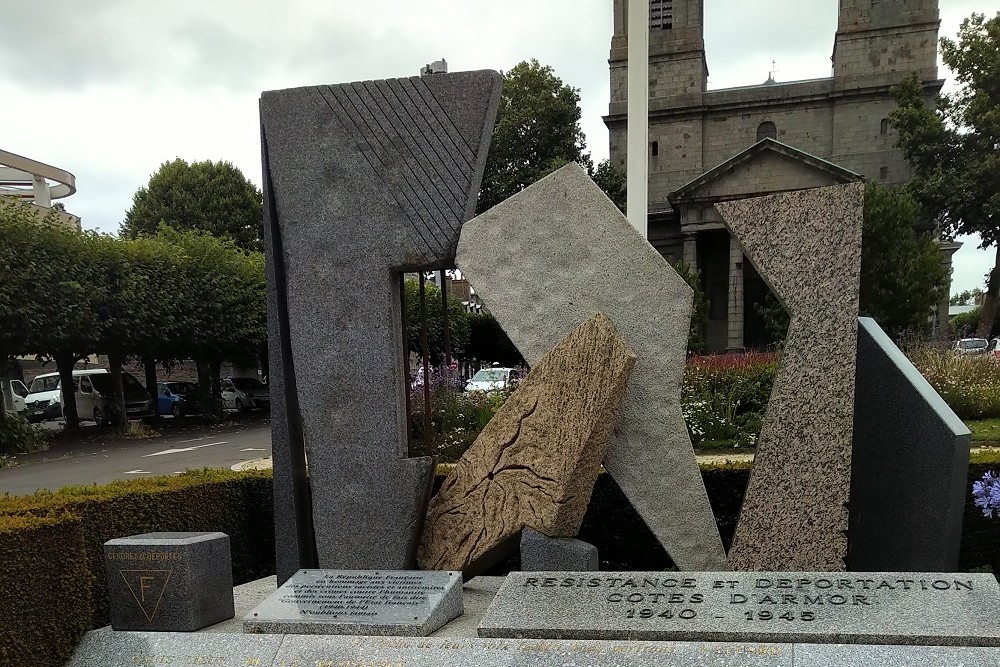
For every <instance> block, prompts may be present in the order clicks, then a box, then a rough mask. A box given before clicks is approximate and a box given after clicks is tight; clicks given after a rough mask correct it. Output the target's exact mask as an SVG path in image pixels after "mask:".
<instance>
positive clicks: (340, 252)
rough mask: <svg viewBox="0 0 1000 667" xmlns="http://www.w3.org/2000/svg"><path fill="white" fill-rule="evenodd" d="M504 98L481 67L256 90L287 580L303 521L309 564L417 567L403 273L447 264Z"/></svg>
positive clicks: (417, 498) (418, 500) (420, 476)
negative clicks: (314, 559)
mask: <svg viewBox="0 0 1000 667" xmlns="http://www.w3.org/2000/svg"><path fill="white" fill-rule="evenodd" d="M499 95H500V76H499V75H498V74H497V73H496V72H491V71H480V72H462V73H454V74H436V75H433V76H427V77H422V78H420V77H413V78H409V79H390V80H385V81H365V82H358V83H346V84H340V85H335V86H310V87H307V88H294V89H289V90H279V91H271V92H265V93H264V94H263V95H262V96H261V100H260V114H261V126H262V140H263V158H264V193H265V204H266V205H265V216H266V225H265V236H266V242H267V271H268V298H269V305H268V317H269V336H270V353H271V378H272V394H273V395H274V396H273V403H274V405H273V413H274V426H273V445H274V447H273V448H274V476H275V525H276V528H277V535H276V538H277V543H278V553H277V556H278V559H277V561H278V562H277V567H278V577H279V580H280V581H284V580H286V579H287V578H288V577H289V576H291V574H292V573H294V572H295V571H296V570H298V569H300V568H303V567H316V566H317V564H316V563H312V562H311V561H312V541H313V535H312V531H313V526H315V547H316V551H317V553H318V555H319V563H318V566H320V567H325V568H338V569H375V568H382V569H405V568H407V567H411V566H412V565H413V560H414V556H415V552H416V546H417V540H418V539H419V536H420V525H421V521H422V519H423V515H424V512H425V510H426V503H427V498H428V497H429V495H430V489H431V481H432V478H433V460H432V459H431V458H430V457H418V458H406V457H407V436H406V414H405V412H406V410H405V394H404V391H405V387H406V379H405V378H404V377H403V375H404V373H403V343H402V324H401V312H400V311H401V304H400V298H401V297H400V279H399V274H400V272H403V271H415V270H421V269H432V268H442V267H446V266H449V265H451V263H452V260H453V257H454V254H455V247H456V245H457V244H458V233H459V229H460V227H461V225H462V223H463V222H464V221H465V220H467V219H469V218H470V217H471V216H472V214H473V213H474V211H475V206H476V198H477V195H478V192H479V184H480V181H481V179H482V174H483V167H484V164H485V160H486V153H487V151H488V149H489V143H490V137H491V135H492V131H493V122H494V119H495V117H496V109H497V105H498V103H499ZM306 455H308V460H309V478H308V479H309V481H308V482H306V476H305V457H306ZM307 483H308V484H311V486H312V494H311V512H310V500H309V493H308V491H309V489H308V487H307V486H306V485H307ZM310 513H311V516H310Z"/></svg>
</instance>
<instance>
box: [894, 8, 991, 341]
mask: <svg viewBox="0 0 1000 667" xmlns="http://www.w3.org/2000/svg"><path fill="white" fill-rule="evenodd" d="M941 52H942V57H943V59H944V63H945V65H947V66H948V68H949V69H950V70H951V71H952V72H953V74H954V76H955V78H956V80H957V81H958V83H959V84H960V85H961V88H960V90H959V91H958V92H956V93H954V94H952V95H940V96H938V98H937V100H936V110H934V109H931V108H930V107H928V106H927V104H926V103H925V101H924V93H923V87H922V85H921V83H920V80H919V78H918V77H917V75H916V74H913V75H911V76H910V77H908V78H907V79H906V80H904V81H903V82H902V83H900V84H899V85H898V86H896V87H895V88H893V97H894V98H895V99H896V102H897V104H898V105H899V108H898V109H897V110H896V111H894V112H893V113H892V114H891V115H890V116H889V120H890V122H891V123H892V125H893V127H895V128H896V130H897V131H898V133H899V139H898V144H897V145H898V146H899V147H900V148H902V149H903V153H904V155H905V156H906V159H907V160H908V161H909V162H910V164H911V165H912V166H913V168H914V172H915V173H914V177H913V179H912V180H911V182H910V184H909V189H910V191H911V192H912V193H913V194H914V196H915V197H916V199H917V201H918V202H919V204H920V205H921V206H922V208H923V209H924V211H925V212H926V213H927V214H928V216H929V217H930V218H931V219H936V220H938V221H939V223H940V224H941V226H942V228H943V229H944V230H945V231H946V232H947V233H948V234H978V235H979V237H980V247H982V248H989V247H996V250H997V261H996V262H995V265H994V267H993V269H992V271H991V272H990V275H989V278H988V281H987V289H986V295H985V298H984V301H983V316H982V317H981V318H980V320H979V331H978V334H979V335H981V336H984V337H985V336H986V335H987V334H988V333H989V329H990V327H991V326H992V323H993V321H994V319H995V317H996V312H997V298H998V294H1000V244H998V241H1000V150H998V148H1000V14H997V15H996V16H995V17H993V18H992V19H990V20H986V17H985V16H984V15H983V14H973V15H972V16H971V17H970V18H968V19H966V20H965V21H963V22H962V25H961V27H960V28H959V31H958V40H957V41H953V40H951V39H947V38H944V39H942V40H941Z"/></svg>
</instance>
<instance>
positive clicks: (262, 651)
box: [66, 630, 281, 667]
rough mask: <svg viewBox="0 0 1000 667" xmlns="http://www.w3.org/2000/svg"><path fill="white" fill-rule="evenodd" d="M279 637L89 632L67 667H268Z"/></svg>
mask: <svg viewBox="0 0 1000 667" xmlns="http://www.w3.org/2000/svg"><path fill="white" fill-rule="evenodd" d="M280 644H281V637H265V636H257V635H241V634H201V633H199V634H191V633H186V632H112V631H109V630H95V631H92V632H88V633H87V634H86V635H85V636H84V638H83V641H82V642H80V645H79V646H77V648H76V651H75V652H74V653H73V657H72V658H71V659H70V661H69V663H68V664H67V666H66V667H136V666H137V665H173V666H176V667H181V666H183V665H236V666H238V667H271V665H272V664H273V661H274V657H275V656H276V655H277V653H278V646H279V645H280Z"/></svg>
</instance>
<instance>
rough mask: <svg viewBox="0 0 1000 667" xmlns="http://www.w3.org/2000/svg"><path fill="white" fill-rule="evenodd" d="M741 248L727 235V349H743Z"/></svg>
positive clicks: (742, 258)
mask: <svg viewBox="0 0 1000 667" xmlns="http://www.w3.org/2000/svg"><path fill="white" fill-rule="evenodd" d="M744 261H746V260H745V258H744V257H743V248H742V247H740V242H739V241H737V240H736V237H735V236H730V237H729V312H728V323H729V342H728V343H727V345H726V349H727V350H742V349H743V262H744Z"/></svg>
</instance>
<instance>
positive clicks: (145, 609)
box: [104, 533, 234, 632]
mask: <svg viewBox="0 0 1000 667" xmlns="http://www.w3.org/2000/svg"><path fill="white" fill-rule="evenodd" d="M104 573H105V577H106V580H107V585H108V604H109V608H110V612H111V627H113V628H114V629H115V630H159V631H166V630H174V631H178V632H191V631H194V630H199V629H201V628H204V627H207V626H209V625H214V624H215V623H219V622H221V621H225V620H226V619H230V618H232V617H233V613H234V608H233V566H232V556H231V555H230V550H229V537H228V536H227V535H226V534H224V533H146V534H144V535H134V536H132V537H122V538H118V539H114V540H110V541H108V542H105V543H104Z"/></svg>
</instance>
